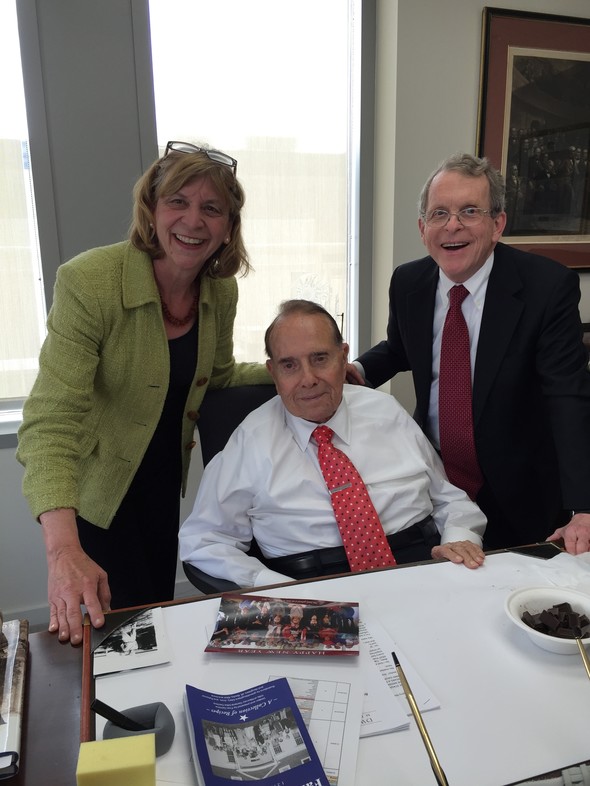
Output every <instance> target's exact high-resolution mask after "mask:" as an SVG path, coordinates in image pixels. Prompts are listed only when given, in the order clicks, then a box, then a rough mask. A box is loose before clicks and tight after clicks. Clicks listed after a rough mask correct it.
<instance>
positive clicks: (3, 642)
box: [0, 616, 29, 779]
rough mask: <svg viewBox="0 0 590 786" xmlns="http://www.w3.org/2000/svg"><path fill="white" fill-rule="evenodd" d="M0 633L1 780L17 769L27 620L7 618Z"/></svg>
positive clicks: (23, 690)
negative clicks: (7, 620)
mask: <svg viewBox="0 0 590 786" xmlns="http://www.w3.org/2000/svg"><path fill="white" fill-rule="evenodd" d="M0 620H1V616H0ZM0 633H1V635H0V779H2V778H9V777H11V776H12V775H16V774H17V773H18V769H19V756H20V742H21V730H22V718H23V706H24V698H25V676H26V666H27V653H28V650H29V622H28V620H10V621H9V622H5V623H4V624H2V625H1V626H0Z"/></svg>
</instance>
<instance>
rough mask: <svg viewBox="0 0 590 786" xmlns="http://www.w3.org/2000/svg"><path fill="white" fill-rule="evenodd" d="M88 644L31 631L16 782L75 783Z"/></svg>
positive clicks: (36, 785)
mask: <svg viewBox="0 0 590 786" xmlns="http://www.w3.org/2000/svg"><path fill="white" fill-rule="evenodd" d="M81 689H82V647H71V646H70V645H69V644H60V643H59V642H58V641H57V638H56V636H52V635H51V634H49V633H32V634H31V635H30V636H29V659H28V663H27V684H26V692H25V711H24V725H23V730H22V742H21V759H20V769H19V773H18V775H17V776H16V777H14V778H11V779H10V780H8V781H6V783H8V784H14V786H41V784H43V786H70V785H71V784H74V783H75V782H76V765H77V762H78V750H79V748H80V742H79V740H80V698H81Z"/></svg>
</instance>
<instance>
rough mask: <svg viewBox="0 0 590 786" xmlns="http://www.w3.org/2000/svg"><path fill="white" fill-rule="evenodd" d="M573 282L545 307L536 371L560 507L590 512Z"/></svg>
mask: <svg viewBox="0 0 590 786" xmlns="http://www.w3.org/2000/svg"><path fill="white" fill-rule="evenodd" d="M579 299H580V289H579V280H578V277H577V276H576V275H575V274H573V273H571V274H570V275H568V276H566V277H564V278H563V279H562V281H561V282H560V284H559V286H557V287H555V289H554V290H553V292H552V295H551V299H550V302H549V303H548V304H547V309H546V314H545V319H544V323H543V329H542V331H541V333H540V336H539V341H538V344H537V362H536V366H537V371H538V374H539V376H540V379H541V385H542V392H543V397H544V400H545V401H546V402H547V404H548V410H549V417H550V419H551V428H552V432H553V439H554V442H555V446H556V451H557V458H558V466H559V476H560V483H561V488H562V496H563V506H564V508H566V509H570V508H571V509H576V508H581V509H590V372H589V371H588V357H587V354H586V351H585V348H584V346H583V344H582V341H581V326H580V319H579V312H578V302H579Z"/></svg>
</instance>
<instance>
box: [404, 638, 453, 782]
mask: <svg viewBox="0 0 590 786" xmlns="http://www.w3.org/2000/svg"><path fill="white" fill-rule="evenodd" d="M391 657H392V658H393V662H394V664H395V668H396V669H397V673H398V675H399V679H400V682H401V684H402V687H403V689H404V693H405V694H406V699H407V700H408V704H409V705H410V709H411V710H412V715H413V716H414V720H415V721H416V724H417V726H418V730H419V732H420V735H421V737H422V742H423V743H424V747H425V748H426V751H427V752H428V757H429V758H430V766H431V767H432V770H433V772H434V775H435V777H436V782H437V783H438V784H439V786H449V783H448V781H447V778H446V776H445V774H444V772H443V769H442V767H441V766H440V762H439V760H438V758H437V755H436V753H435V752H434V748H433V747H432V742H431V741H430V737H429V736H428V731H427V730H426V726H425V725H424V721H423V720H422V715H421V714H420V710H419V709H418V705H417V704H416V699H415V698H414V694H413V693H412V689H411V688H410V685H409V683H408V681H407V679H406V675H405V674H404V670H403V669H402V667H401V666H400V665H399V660H398V659H397V655H396V654H395V652H392V653H391Z"/></svg>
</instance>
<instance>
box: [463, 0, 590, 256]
mask: <svg viewBox="0 0 590 786" xmlns="http://www.w3.org/2000/svg"><path fill="white" fill-rule="evenodd" d="M589 150H590V19H581V18H575V17H568V16H557V15H552V14H540V13H533V12H521V11H513V10H507V9H504V8H490V7H486V8H484V10H483V28H482V61H481V84H480V100H479V122H478V128H477V153H478V155H480V156H487V157H488V158H489V159H490V160H491V161H492V163H493V164H494V166H496V167H497V168H498V169H500V171H501V172H502V174H503V175H504V177H505V178H506V213H507V224H506V229H505V231H504V237H503V239H504V241H505V242H507V243H508V244H509V245H512V246H516V247H518V248H522V249H524V250H526V251H533V252H534V253H538V254H543V255H544V256H548V257H552V258H553V259H556V260H558V261H559V262H561V263H562V264H564V265H567V266H568V267H572V268H590V164H589V163H588V151H589Z"/></svg>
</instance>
